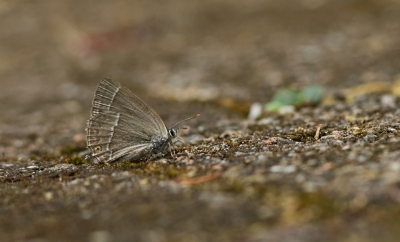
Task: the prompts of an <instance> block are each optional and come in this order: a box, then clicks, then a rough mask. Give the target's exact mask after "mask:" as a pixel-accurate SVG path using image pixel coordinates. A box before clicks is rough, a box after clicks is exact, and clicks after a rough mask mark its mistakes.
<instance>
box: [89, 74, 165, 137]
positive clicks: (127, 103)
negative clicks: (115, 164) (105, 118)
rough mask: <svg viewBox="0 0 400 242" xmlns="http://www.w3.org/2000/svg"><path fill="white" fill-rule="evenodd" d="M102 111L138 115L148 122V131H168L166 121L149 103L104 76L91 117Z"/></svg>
mask: <svg viewBox="0 0 400 242" xmlns="http://www.w3.org/2000/svg"><path fill="white" fill-rule="evenodd" d="M102 111H113V112H116V113H124V114H127V115H130V116H134V117H137V118H139V119H140V120H141V121H142V122H143V123H146V124H147V125H146V127H147V130H148V132H152V133H154V134H157V133H159V132H162V133H164V134H166V133H167V128H166V127H165V125H164V122H163V121H162V119H161V118H160V116H159V115H158V114H157V113H156V112H155V111H154V110H153V109H152V108H151V107H150V106H149V105H147V104H146V103H145V102H143V101H142V100H141V99H140V98H139V97H137V96H136V95H135V94H133V93H132V92H131V91H130V90H129V89H128V88H126V87H123V86H121V84H119V83H118V82H116V81H114V80H111V79H109V78H104V79H103V80H102V81H101V82H100V84H99V86H98V87H97V91H96V93H95V97H94V100H93V108H92V111H91V117H94V116H96V115H97V114H98V113H99V112H102Z"/></svg>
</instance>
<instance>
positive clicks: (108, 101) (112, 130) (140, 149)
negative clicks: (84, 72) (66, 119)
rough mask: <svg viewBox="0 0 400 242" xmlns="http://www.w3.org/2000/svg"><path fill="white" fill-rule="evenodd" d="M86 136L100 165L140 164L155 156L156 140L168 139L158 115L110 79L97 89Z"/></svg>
mask: <svg viewBox="0 0 400 242" xmlns="http://www.w3.org/2000/svg"><path fill="white" fill-rule="evenodd" d="M86 132H87V145H88V148H90V150H91V152H92V156H93V157H95V158H97V160H98V161H100V162H111V161H114V160H116V159H121V158H123V159H126V160H140V159H142V158H144V157H146V156H147V155H149V154H150V153H151V152H152V150H153V148H154V147H153V143H152V142H153V140H154V139H156V140H167V139H168V131H167V128H166V127H165V125H164V123H163V121H162V119H161V118H160V117H159V116H158V114H157V113H156V112H155V111H154V110H153V109H151V108H150V106H148V105H147V104H146V103H144V102H143V101H142V100H141V99H140V98H138V97H137V96H136V95H134V94H133V93H132V92H130V91H129V90H128V89H127V88H125V87H122V86H121V85H120V84H119V83H118V82H116V81H113V80H111V79H103V80H102V81H101V82H100V84H99V86H98V88H97V91H96V93H95V97H94V100H93V107H92V110H91V118H90V120H89V121H88V125H87V128H86Z"/></svg>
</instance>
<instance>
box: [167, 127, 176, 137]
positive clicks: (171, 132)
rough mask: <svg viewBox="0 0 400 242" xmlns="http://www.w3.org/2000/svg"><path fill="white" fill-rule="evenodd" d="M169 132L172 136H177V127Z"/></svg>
mask: <svg viewBox="0 0 400 242" xmlns="http://www.w3.org/2000/svg"><path fill="white" fill-rule="evenodd" d="M168 133H169V135H170V136H172V137H176V130H175V129H170V130H168Z"/></svg>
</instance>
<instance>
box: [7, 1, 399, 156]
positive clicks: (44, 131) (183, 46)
mask: <svg viewBox="0 0 400 242" xmlns="http://www.w3.org/2000/svg"><path fill="white" fill-rule="evenodd" d="M0 29H1V31H0V76H1V78H0V85H1V88H0V110H1V118H0V135H1V141H0V152H2V153H3V154H4V153H5V154H16V153H18V152H20V155H22V156H23V155H24V154H29V153H32V152H41V151H46V152H52V150H53V149H54V147H57V146H62V145H65V144H68V142H72V141H73V140H74V141H81V140H82V139H84V136H83V135H84V128H85V126H86V120H87V119H88V117H89V110H90V106H91V100H92V98H93V93H94V91H95V89H96V86H97V84H98V83H99V81H100V80H101V78H102V77H110V78H113V79H115V80H117V81H119V82H120V83H122V84H123V85H125V86H127V87H128V88H130V89H131V90H132V91H133V92H134V93H136V94H138V95H139V96H140V97H141V98H142V99H144V100H145V101H146V102H148V103H149V104H150V105H151V106H152V107H154V109H155V110H156V111H157V112H159V113H160V115H161V116H162V117H163V118H164V119H165V120H166V123H167V124H168V125H171V124H172V123H174V122H175V121H177V120H179V119H181V118H185V117H188V116H190V115H193V114H195V113H202V114H203V115H202V117H201V118H199V120H197V121H195V122H199V123H205V122H207V123H212V122H210V121H218V120H221V118H240V119H243V118H246V110H248V108H249V107H250V105H251V104H252V103H254V102H260V103H266V102H268V101H269V100H270V99H271V96H272V95H273V93H275V92H276V90H278V89H280V88H283V87H299V88H300V87H303V86H307V85H311V84H319V85H321V86H323V87H324V88H325V89H326V90H334V91H335V90H336V91H340V90H343V89H345V88H348V87H352V86H356V85H359V84H362V83H369V82H376V81H379V82H387V83H390V82H394V81H395V80H396V78H397V75H398V74H399V70H400V68H399V67H400V45H399V43H400V1H396V0H282V1H276V0H267V1H259V0H250V1H235V0H233V1H232V0H229V1H228V0H209V1H182V0H168V1H127V0H126V1H121V0H120V1H100V0H79V1H77V0H70V1H51V0H42V1H24V0H15V1H2V2H1V3H0Z"/></svg>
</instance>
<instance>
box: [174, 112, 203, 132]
mask: <svg viewBox="0 0 400 242" xmlns="http://www.w3.org/2000/svg"><path fill="white" fill-rule="evenodd" d="M199 116H200V114H196V115H194V116H193V117H190V118H186V119H184V120H181V121H179V122H177V123H176V124H174V126H172V128H171V129H173V128H175V126H177V125H178V124H180V123H182V122H185V121H188V120H191V119H195V118H198V117H199Z"/></svg>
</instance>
